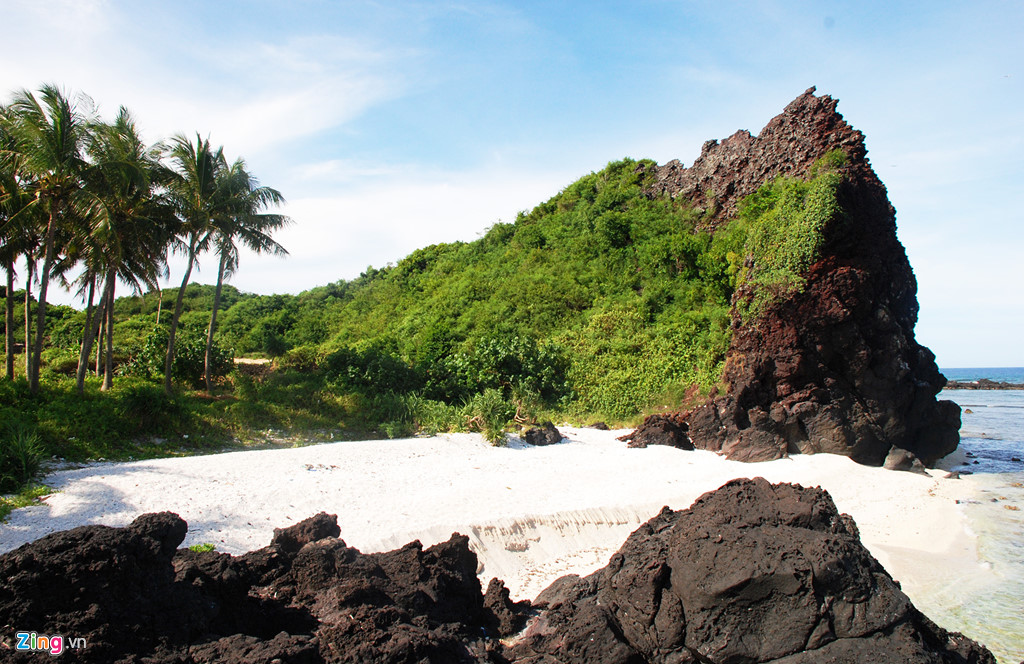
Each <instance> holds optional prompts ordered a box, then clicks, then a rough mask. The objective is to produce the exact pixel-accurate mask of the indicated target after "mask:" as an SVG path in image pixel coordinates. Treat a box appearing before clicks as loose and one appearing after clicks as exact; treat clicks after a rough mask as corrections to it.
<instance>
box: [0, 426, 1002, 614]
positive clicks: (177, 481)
mask: <svg viewBox="0 0 1024 664" xmlns="http://www.w3.org/2000/svg"><path fill="white" fill-rule="evenodd" d="M562 431H563V433H564V434H565V435H566V436H567V441H566V442H563V443H562V444H560V445H555V446H550V447H538V448H534V447H531V446H529V445H525V444H523V443H522V442H521V441H520V440H519V439H518V438H515V437H512V440H511V442H510V444H509V446H508V447H504V448H495V447H492V446H490V445H488V444H487V443H486V442H484V441H483V440H482V438H481V437H480V436H478V435H475V434H448V435H441V436H436V437H433V438H414V439H403V440H386V441H356V442H340V443H332V444H322V445H316V446H309V447H300V448H293V449H281V450H260V451H248V452H231V453H225V454H217V455H209V456H199V457H188V458H177V459H159V460H149V461H137V462H132V463H97V464H91V465H89V466H87V467H85V468H80V469H75V470H66V471H60V472H57V473H54V474H52V475H50V476H49V477H48V479H47V482H48V483H49V484H51V485H52V486H55V487H56V488H58V489H59V490H60V493H56V494H54V495H53V496H51V497H49V498H48V499H47V500H46V502H45V504H43V505H39V506H34V507H29V508H25V509H21V510H16V511H15V512H14V513H13V514H12V515H11V517H10V518H9V520H8V522H6V523H3V524H0V552H3V551H8V550H11V549H13V548H16V547H17V546H20V545H21V544H23V543H25V542H28V541H31V540H34V539H37V538H39V537H41V536H43V535H45V534H47V533H50V532H54V531H58V530H64V529H67V528H73V527H75V526H80V525H85V524H106V525H111V526H121V525H125V524H127V523H129V522H130V521H131V520H132V519H134V518H135V517H137V516H138V515H140V514H143V513H146V512H153V511H162V510H170V511H172V512H176V513H178V514H179V515H181V516H182V518H184V519H185V520H186V521H188V523H189V533H188V538H187V539H186V541H185V544H186V545H189V544H196V543H203V542H212V543H214V544H215V545H216V546H217V549H218V550H219V551H225V552H228V553H233V554H238V553H243V552H245V551H249V550H252V549H256V548H259V547H261V546H265V545H266V544H267V543H268V542H269V541H270V538H271V537H272V535H273V529H274V528H275V527H283V526H287V525H290V524H293V523H295V522H297V521H300V520H302V519H304V518H306V517H308V516H311V515H312V514H315V513H317V512H319V511H325V512H328V513H332V514H337V515H338V523H339V525H340V526H341V537H342V538H343V539H344V540H345V541H346V542H347V543H348V544H349V545H350V546H354V547H356V548H359V549H360V550H363V551H366V552H372V551H382V550H388V549H391V548H395V547H397V546H401V545H402V544H405V543H406V542H409V541H411V540H412V539H420V540H421V541H422V542H423V543H424V545H430V544H433V543H436V542H439V541H443V540H445V539H447V538H448V537H449V536H450V535H451V533H452V532H456V531H458V532H462V533H464V534H466V535H468V536H469V537H470V541H471V545H472V547H473V548H474V550H475V551H476V552H477V554H478V555H479V557H480V560H481V570H480V572H481V574H480V575H481V580H482V581H483V582H484V583H485V584H486V582H487V580H489V579H490V578H491V577H495V576H496V577H498V578H503V579H504V580H505V582H506V584H507V585H508V587H509V589H510V590H511V591H512V595H513V597H516V598H532V597H534V596H535V595H536V594H537V593H538V592H539V591H540V590H542V589H543V588H545V587H546V586H547V585H548V584H549V583H550V582H551V581H553V580H554V579H556V578H558V577H559V576H561V575H563V574H567V573H579V574H587V573H590V572H591V571H593V570H595V569H598V568H599V567H602V566H603V565H604V564H606V563H607V560H608V558H609V556H610V555H611V554H612V553H614V552H615V551H616V550H617V549H618V548H619V546H620V545H621V544H622V542H623V540H624V539H625V538H626V536H627V535H628V534H629V533H630V532H632V531H633V530H634V529H635V528H636V527H637V526H638V525H639V524H641V523H643V522H644V521H646V520H647V519H649V518H650V517H651V516H653V515H654V514H656V513H657V512H658V510H659V509H660V508H661V507H662V506H663V505H668V506H670V507H672V508H673V509H684V508H686V507H688V506H689V505H690V504H691V503H692V502H693V501H694V500H695V499H696V498H697V497H698V496H700V495H701V494H703V493H705V492H707V491H710V490H713V489H715V488H717V487H719V486H721V485H722V484H724V483H725V482H727V481H729V480H731V479H734V478H738V477H758V476H760V477H764V478H766V479H768V480H769V481H771V482H794V483H798V484H801V485H804V486H821V487H823V488H825V489H826V490H827V491H829V493H831V494H832V497H833V499H834V500H835V502H836V504H837V505H838V507H839V509H840V511H842V512H846V513H848V514H851V515H852V516H853V517H854V519H855V520H856V522H857V525H858V526H859V528H860V530H861V536H862V539H863V541H864V543H865V544H866V545H867V547H868V548H869V549H870V550H871V552H872V553H873V554H874V555H875V557H876V558H878V559H879V561H880V562H881V563H882V564H883V565H884V566H885V567H886V569H888V570H889V572H890V573H891V574H892V575H893V576H894V577H895V578H896V579H898V580H900V581H901V582H902V584H903V588H904V590H905V591H906V592H907V594H908V595H910V597H911V599H912V600H913V601H914V602H915V603H916V604H917V605H918V607H919V608H921V609H922V610H924V611H925V612H926V613H929V614H931V613H936V612H937V613H938V614H939V615H942V614H944V613H945V612H946V610H947V609H948V608H950V607H952V606H955V604H956V603H957V602H958V597H961V596H962V594H963V593H967V592H972V591H976V590H977V588H979V587H981V586H983V585H984V584H986V583H989V582H991V579H990V578H989V576H990V575H989V573H988V572H987V569H986V566H985V565H984V564H983V563H981V562H980V561H979V560H978V554H977V550H976V546H975V540H974V537H973V535H972V534H971V533H970V531H969V529H968V528H967V525H966V521H965V518H964V515H963V513H962V511H961V509H960V507H959V506H958V504H957V501H958V500H960V501H965V500H971V499H972V498H973V496H974V495H975V486H974V484H973V483H972V481H971V478H965V479H962V480H949V479H943V476H944V475H945V474H946V473H945V471H939V470H935V471H931V474H930V476H923V475H915V474H911V473H899V472H892V471H886V470H883V469H880V468H868V467H865V466H860V465H858V464H856V463H854V462H852V461H850V460H849V459H847V458H845V457H839V456H833V455H815V456H795V457H793V458H790V459H781V460H778V461H772V462H766V463H758V464H743V463H738V462H732V461H727V460H725V459H722V458H721V457H719V456H717V455H715V454H713V453H710V452H702V451H697V452H684V451H681V450H676V449H671V448H666V447H651V448H648V449H643V450H634V449H627V448H626V446H625V444H624V443H621V442H619V441H617V440H616V439H615V438H616V436H617V435H621V434H622V433H623V432H621V431H610V432H609V431H595V430H590V429H575V428H569V427H565V428H563V429H562ZM933 617H935V616H933Z"/></svg>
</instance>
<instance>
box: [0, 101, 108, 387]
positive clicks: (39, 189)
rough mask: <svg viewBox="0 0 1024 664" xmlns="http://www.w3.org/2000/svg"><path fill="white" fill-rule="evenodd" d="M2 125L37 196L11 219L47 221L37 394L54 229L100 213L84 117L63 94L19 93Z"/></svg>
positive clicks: (34, 367) (35, 361)
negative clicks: (90, 184)
mask: <svg viewBox="0 0 1024 664" xmlns="http://www.w3.org/2000/svg"><path fill="white" fill-rule="evenodd" d="M83 101H84V98H83ZM5 125H6V126H7V131H8V133H9V134H10V136H11V138H12V139H13V145H14V152H15V153H17V154H19V155H21V157H22V158H23V166H24V169H25V171H26V172H27V173H28V174H29V175H30V176H31V177H32V184H33V193H34V195H35V196H34V199H33V200H32V201H31V202H30V203H29V204H28V205H26V206H25V207H24V208H22V210H20V211H19V212H18V213H17V214H16V215H15V217H17V216H18V215H21V214H27V213H28V212H29V211H30V210H33V209H35V208H41V209H42V210H43V211H44V213H45V219H46V226H45V231H44V232H43V234H42V238H43V242H42V256H43V267H42V271H41V272H40V275H39V298H38V302H39V303H38V307H37V313H36V338H35V344H34V348H33V349H32V361H31V363H30V366H29V377H28V378H29V390H30V391H31V392H33V393H35V392H37V391H38V390H39V360H40V355H41V353H42V349H43V336H44V334H45V330H46V292H47V287H48V286H49V282H50V276H51V270H52V269H53V264H54V259H55V257H56V256H57V254H58V249H59V248H58V247H57V246H56V241H55V240H56V238H57V230H58V227H60V226H68V225H70V224H71V223H72V222H73V221H74V220H75V219H76V218H77V219H79V220H81V219H87V218H91V217H94V216H95V215H102V210H100V209H98V208H97V207H96V206H95V204H94V203H95V201H94V200H93V199H92V198H91V197H89V196H87V195H85V192H84V191H83V189H82V173H83V171H84V170H85V168H86V162H85V159H84V157H83V150H84V147H85V142H86V138H87V128H88V117H87V114H85V113H83V112H82V111H80V110H79V108H78V107H76V105H75V103H74V102H72V101H71V100H70V99H69V98H68V96H67V95H66V94H64V93H63V92H62V91H61V90H59V89H58V88H57V87H56V86H53V85H44V86H42V87H41V88H40V90H39V97H38V98H37V97H36V96H35V95H34V94H33V93H31V92H29V91H28V90H22V91H21V92H19V93H17V94H16V95H15V96H14V100H13V101H12V102H11V104H10V105H9V107H8V114H7V118H6V121H5ZM26 352H28V348H26Z"/></svg>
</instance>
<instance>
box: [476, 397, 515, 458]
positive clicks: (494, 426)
mask: <svg viewBox="0 0 1024 664" xmlns="http://www.w3.org/2000/svg"><path fill="white" fill-rule="evenodd" d="M463 414H464V416H465V418H466V428H467V429H470V430H471V431H479V432H480V433H482V434H483V435H484V438H485V439H487V441H488V442H490V443H491V444H492V445H504V444H505V428H506V427H507V426H508V423H509V422H511V421H512V419H513V418H514V417H515V415H516V404H515V403H514V402H512V401H511V400H510V399H508V398H506V397H505V395H503V394H502V393H501V391H500V390H497V389H495V388H488V389H486V390H484V391H483V392H481V393H480V394H477V395H475V396H474V397H473V398H472V399H470V400H469V401H468V402H467V403H466V405H465V406H464V408H463Z"/></svg>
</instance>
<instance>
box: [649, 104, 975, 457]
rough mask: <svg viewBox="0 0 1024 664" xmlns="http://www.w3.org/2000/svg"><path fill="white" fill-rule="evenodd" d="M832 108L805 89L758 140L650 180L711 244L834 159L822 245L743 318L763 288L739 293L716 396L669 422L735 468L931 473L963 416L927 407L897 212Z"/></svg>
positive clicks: (664, 169) (856, 138)
mask: <svg viewBox="0 0 1024 664" xmlns="http://www.w3.org/2000/svg"><path fill="white" fill-rule="evenodd" d="M836 105H837V101H836V100H835V99H832V98H831V97H829V96H820V97H818V96H815V94H814V88H811V89H809V90H807V91H806V92H805V93H804V94H802V95H800V96H799V97H798V98H797V99H795V100H794V101H793V102H792V103H790V104H789V105H788V106H787V107H786V109H785V110H784V111H783V112H782V113H781V114H780V115H778V116H777V117H775V118H774V119H772V120H771V122H769V123H768V125H767V126H765V128H764V129H763V130H762V131H761V133H760V134H759V135H757V136H753V135H751V134H750V133H749V132H746V131H740V132H737V133H735V134H733V135H732V136H730V137H729V138H727V139H725V140H723V141H721V142H718V141H708V142H707V143H705V144H704V148H703V150H702V152H701V155H700V157H699V158H698V159H697V160H696V162H695V163H694V164H693V165H692V166H691V167H689V168H683V167H682V166H681V165H680V164H679V163H678V162H670V163H668V164H665V165H664V166H659V167H656V170H655V173H654V174H655V176H656V178H655V179H656V182H657V184H656V185H655V186H654V187H653V188H652V189H651V194H652V195H661V194H668V195H669V196H672V197H673V198H676V199H680V198H681V199H684V200H688V201H689V202H690V203H691V204H692V205H694V206H695V207H697V208H699V209H702V210H704V213H705V216H704V219H705V221H704V224H705V226H706V227H707V228H708V229H709V230H711V231H713V232H717V231H718V230H719V229H722V228H724V227H726V225H727V224H728V223H729V222H730V221H731V220H732V219H734V218H735V217H736V216H737V214H738V212H739V211H740V210H741V208H742V205H743V202H744V200H745V199H748V198H749V197H750V196H752V195H754V194H755V193H756V192H757V191H758V190H759V188H761V187H763V186H764V185H766V184H767V183H770V182H772V181H773V180H774V179H776V178H779V177H787V178H796V179H801V180H806V179H810V178H811V177H812V176H813V175H814V172H815V169H816V168H819V165H820V164H821V162H822V160H825V159H828V157H829V156H830V155H836V154H839V155H840V157H841V158H840V159H839V160H838V161H839V162H840V163H839V165H838V166H837V167H836V172H837V174H838V175H839V178H838V179H837V187H836V191H835V199H836V202H837V211H836V213H834V214H832V215H830V216H829V217H828V219H827V220H826V222H825V223H823V225H822V227H821V228H820V229H819V231H818V232H820V243H819V247H820V248H819V250H818V252H817V253H816V254H815V256H814V260H813V262H812V263H811V264H810V265H808V266H807V267H806V268H805V269H804V270H803V271H802V273H801V274H800V275H799V277H800V279H801V280H802V281H803V285H802V288H798V289H790V290H788V291H785V292H783V294H782V295H781V296H777V297H774V298H772V299H770V300H769V301H768V304H767V305H765V306H763V307H761V308H760V309H757V310H755V312H754V314H750V313H749V311H750V308H749V306H747V305H749V303H751V302H752V301H754V300H755V299H756V298H757V297H758V296H759V294H758V288H759V286H758V285H756V284H755V283H754V281H755V280H754V279H751V280H750V282H749V283H748V284H746V285H740V286H739V287H738V288H737V290H736V292H735V293H734V295H733V299H732V303H733V309H732V338H731V341H730V345H729V348H728V351H727V355H726V362H725V367H724V370H723V375H722V381H721V383H722V388H721V393H718V394H715V395H713V396H712V397H711V398H708V399H707V400H706V401H705V402H703V403H701V404H699V405H697V406H696V407H695V408H691V409H689V410H687V411H685V412H680V413H676V414H674V415H671V416H670V418H671V419H673V420H674V421H676V422H677V423H679V424H680V425H681V426H682V427H683V429H684V430H685V431H686V435H687V436H688V438H689V441H692V444H693V445H694V446H696V447H698V448H702V449H709V450H714V451H718V452H721V453H723V454H725V455H727V456H728V457H729V458H731V459H738V460H742V461H763V460H769V459H776V458H780V457H784V456H786V455H787V454H794V453H815V452H828V453H833V454H843V455H847V456H850V457H852V458H853V459H855V460H856V461H858V462H861V463H864V464H869V465H882V464H883V463H884V464H885V465H886V466H888V467H893V468H901V469H910V468H912V467H915V466H919V463H918V462H920V463H923V464H925V465H928V466H931V465H933V464H934V463H935V462H936V461H937V460H938V459H939V458H941V457H943V456H945V455H947V454H949V453H950V452H952V451H953V450H955V449H956V447H957V444H958V442H959V434H958V430H959V426H960V409H959V407H958V406H956V405H955V404H954V403H952V402H949V401H938V400H937V399H936V395H937V394H938V393H939V391H940V390H941V389H942V387H943V385H945V382H946V381H945V378H944V377H943V376H942V375H941V374H940V373H939V370H938V367H937V366H936V364H935V357H934V355H933V354H932V353H931V351H929V350H928V349H927V348H925V347H924V346H921V345H920V344H918V343H917V341H916V340H915V338H914V326H915V324H916V322H917V314H918V304H917V282H916V280H915V278H914V273H913V271H912V269H911V267H910V263H909V262H908V260H907V255H906V252H905V250H904V248H903V246H902V245H901V244H900V242H899V240H898V238H897V237H896V220H895V210H894V209H893V207H892V205H891V204H890V203H889V200H888V197H887V195H886V190H885V186H884V185H883V184H882V182H881V181H880V180H879V179H878V176H877V175H876V174H875V172H874V170H873V169H872V167H871V165H870V162H869V161H868V159H867V149H866V147H865V145H864V135H863V134H862V133H861V132H860V131H858V130H856V129H854V128H852V127H851V126H850V125H849V124H848V123H847V122H846V121H845V120H843V117H842V116H841V115H840V114H839V113H838V112H837V111H836ZM743 269H744V270H745V274H747V275H756V274H757V273H758V270H759V269H762V266H761V265H759V264H758V261H757V259H756V257H753V256H747V257H746V262H745V264H744V266H743ZM760 288H764V287H763V286H760ZM664 419H665V416H663V415H662V416H656V417H655V420H653V421H652V422H650V423H647V424H646V425H645V426H642V427H641V428H640V430H638V434H637V435H639V434H640V433H642V432H643V431H645V430H646V428H649V427H651V426H655V425H656V423H658V424H657V426H661V424H660V423H661V422H662V421H663V420H664ZM677 439H678V436H677ZM670 442H671V441H670Z"/></svg>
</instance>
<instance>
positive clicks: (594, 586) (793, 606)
mask: <svg viewBox="0 0 1024 664" xmlns="http://www.w3.org/2000/svg"><path fill="white" fill-rule="evenodd" d="M185 532H186V525H185V522H184V521H183V520H181V519H180V518H179V517H178V516H177V515H175V514H171V513H169V512H163V513H160V514H146V515H143V516H141V517H139V518H138V519H136V520H135V521H134V522H133V523H132V524H131V525H129V526H128V527H126V528H108V527H106V526H83V527H80V528H75V529H73V530H68V531H65V532H60V533H54V534H52V535H48V536H46V537H43V538H41V539H39V540H37V541H35V542H32V543H30V544H26V545H24V546H22V547H20V548H19V549H17V550H15V551H11V552H9V553H6V554H3V555H2V556H0V622H3V623H4V624H5V625H7V626H8V627H9V631H8V633H6V634H4V635H3V636H2V637H0V638H2V639H3V640H4V641H3V644H4V646H6V647H10V648H12V649H13V647H14V645H13V643H12V642H11V639H12V638H13V630H14V629H22V628H24V629H31V630H33V631H35V632H36V633H37V634H60V635H64V636H65V637H73V638H75V639H79V638H81V639H84V640H85V643H86V646H85V647H84V648H78V649H66V650H65V651H64V652H63V654H62V655H61V657H62V659H61V661H68V662H116V661H123V662H147V663H149V664H171V663H172V662H173V663H175V664H184V663H194V664H198V663H206V662H209V663H213V662H217V663H225V662H227V663H236V662H237V663H239V664H241V663H243V662H244V663H246V664H248V663H251V662H263V663H270V662H303V663H307V662H308V663H314V662H371V663H383V664H390V663H394V664H398V663H400V662H403V663H404V662H429V663H436V664H449V663H453V662H460V663H472V662H478V663H484V662H488V663H492V664H498V663H505V664H515V663H520V664H541V663H545V664H556V663H561V664H574V663H579V664H592V663H607V664H627V663H633V662H661V663H668V662H673V663H684V662H704V663H722V664H724V663H726V662H768V661H772V662H789V663H801V662H807V663H808V664H809V663H810V662H883V663H884V662H893V663H895V662H900V663H901V664H905V663H911V664H913V663H917V662H921V663H925V662H935V663H939V662H949V663H954V662H959V663H977V664H994V663H995V660H994V659H993V658H992V655H991V654H990V653H989V652H988V650H986V649H985V648H984V647H983V646H980V645H978V644H977V643H975V642H974V641H971V640H970V639H967V638H965V637H963V636H961V635H960V634H956V633H948V632H946V631H945V630H943V629H941V628H939V627H937V626H935V625H934V624H932V623H931V622H930V621H929V620H928V619H927V618H925V617H924V616H923V615H922V614H921V613H919V612H918V611H917V610H916V609H915V608H914V607H913V606H912V605H911V603H910V601H909V600H908V599H907V597H906V596H905V595H904V594H903V593H902V592H901V591H900V589H899V586H898V584H896V583H895V582H894V581H893V580H892V579H891V578H890V577H889V575H888V574H887V573H886V572H885V570H883V569H882V568H881V567H880V566H879V564H878V563H877V562H876V561H875V560H874V559H873V558H872V557H871V556H870V554H869V553H868V552H867V550H866V549H864V547H863V546H862V545H861V544H860V541H859V539H858V536H857V531H856V527H855V526H854V525H853V522H852V521H851V520H850V518H849V517H847V516H845V515H840V514H839V513H838V512H837V511H836V508H835V505H834V504H833V503H832V500H831V499H830V498H829V496H828V494H826V493H825V492H824V491H822V490H820V489H802V488H800V487H797V486H792V485H786V484H781V485H770V484H768V483H767V482H766V481H764V480H761V479H758V480H741V481H735V482H731V483H729V484H727V485H726V486H724V487H723V488H721V489H719V490H718V491H715V492H711V493H708V494H705V495H704V496H703V497H702V498H700V499H699V500H698V501H697V502H696V503H695V504H694V505H693V507H691V508H690V509H688V510H684V511H681V512H673V511H671V510H669V509H667V508H666V509H665V510H663V511H662V512H661V514H659V515H658V516H656V517H655V518H654V519H652V520H651V521H649V522H648V523H647V524H645V525H643V526H641V527H640V528H639V529H638V530H637V531H636V532H634V533H633V534H632V535H631V536H630V537H629V539H628V540H627V541H626V543H625V544H624V545H623V547H622V548H621V549H620V550H619V552H618V553H617V554H615V555H614V556H613V557H612V559H611V562H610V563H609V564H608V566H607V567H605V568H604V569H602V570H600V571H598V572H595V573H594V574H593V575H591V576H589V577H587V578H585V579H581V578H579V577H577V576H567V577H563V578H561V579H559V580H558V581H556V582H555V583H554V584H552V585H551V586H550V587H549V588H548V589H547V590H545V591H544V592H542V593H541V594H540V596H539V597H538V598H537V600H536V601H535V602H534V603H533V606H531V603H530V602H513V601H512V600H511V599H510V598H509V594H508V590H507V589H506V588H505V586H504V584H503V583H502V582H501V581H497V580H492V581H491V583H490V584H489V586H488V588H487V592H486V594H484V593H482V592H481V585H480V581H479V580H478V578H477V576H476V570H477V557H476V554H474V553H473V552H472V551H471V550H470V549H469V540H468V539H467V538H466V537H463V536H461V535H453V536H452V537H451V539H449V540H448V541H447V542H443V543H441V544H438V545H436V546H432V547H430V548H427V549H424V548H423V547H422V546H421V545H420V543H419V542H413V543H411V544H407V545H406V546H404V547H402V548H400V549H397V550H395V551H389V552H386V553H377V554H363V553H360V552H359V551H357V550H356V549H353V548H351V547H349V546H347V545H346V544H345V542H344V541H343V540H341V539H338V538H337V534H338V525H337V519H336V517H335V516H333V515H327V514H319V515H317V516H315V517H312V518H310V519H307V520H306V521H303V522H301V523H299V524H296V525H295V526H292V527H290V528H284V529H279V530H276V531H275V534H274V538H273V540H272V541H271V543H270V545H269V546H267V547H265V548H262V549H259V550H257V551H252V552H250V553H247V554H244V555H241V556H230V555H228V554H223V553H217V552H214V551H208V552H196V551H190V550H187V549H176V547H177V546H179V545H180V544H181V542H182V541H183V538H184V536H185ZM524 624H526V629H525V631H524V632H523V633H522V634H521V635H520V636H519V638H518V639H512V640H510V641H509V642H508V643H513V644H514V645H512V646H509V645H506V644H505V643H503V641H502V640H501V639H500V638H499V637H508V636H512V635H513V633H515V632H517V631H519V630H521V629H522V628H523V625H524ZM4 646H0V647H4ZM36 657H37V659H35V660H33V659H32V657H31V656H28V659H26V661H42V660H43V659H46V661H50V660H49V659H48V658H49V655H43V654H38V655H37V656H36ZM39 658H42V659H39ZM5 661H6V660H5Z"/></svg>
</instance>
